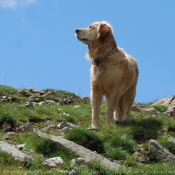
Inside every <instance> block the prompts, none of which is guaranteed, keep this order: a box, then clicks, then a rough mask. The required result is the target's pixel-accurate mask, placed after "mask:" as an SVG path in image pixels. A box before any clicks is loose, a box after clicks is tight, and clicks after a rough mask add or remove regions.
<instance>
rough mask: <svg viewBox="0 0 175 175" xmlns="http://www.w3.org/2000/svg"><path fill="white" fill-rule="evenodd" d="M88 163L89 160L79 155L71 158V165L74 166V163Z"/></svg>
mask: <svg viewBox="0 0 175 175" xmlns="http://www.w3.org/2000/svg"><path fill="white" fill-rule="evenodd" d="M76 163H77V164H90V162H87V161H86V160H85V159H84V158H82V157H79V158H76V159H72V160H71V167H73V166H75V164H76Z"/></svg>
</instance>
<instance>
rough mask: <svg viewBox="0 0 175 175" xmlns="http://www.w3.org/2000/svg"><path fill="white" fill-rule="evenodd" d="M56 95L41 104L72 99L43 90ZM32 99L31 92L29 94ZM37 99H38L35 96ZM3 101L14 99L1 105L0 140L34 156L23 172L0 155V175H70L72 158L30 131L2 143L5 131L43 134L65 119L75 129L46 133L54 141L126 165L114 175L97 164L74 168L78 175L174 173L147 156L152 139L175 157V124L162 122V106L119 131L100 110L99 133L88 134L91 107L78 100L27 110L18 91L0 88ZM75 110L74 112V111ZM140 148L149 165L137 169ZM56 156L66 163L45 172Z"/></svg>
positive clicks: (141, 114) (120, 126) (121, 125)
mask: <svg viewBox="0 0 175 175" xmlns="http://www.w3.org/2000/svg"><path fill="white" fill-rule="evenodd" d="M45 91H54V93H55V95H54V97H53V96H52V95H51V96H47V98H45V99H44V100H55V101H59V99H60V98H65V97H67V96H68V95H72V96H75V95H74V94H72V93H69V92H66V91H59V90H52V89H47V90H45ZM28 93H29V95H31V92H28ZM35 95H36V96H37V94H35ZM3 96H8V97H13V98H14V99H15V100H14V101H13V102H0V140H1V141H6V142H9V143H12V144H16V145H18V144H26V148H25V150H24V152H25V153H26V154H28V155H30V156H32V157H33V158H34V159H35V161H36V164H34V165H29V166H25V165H22V164H21V163H20V162H17V161H15V160H13V158H12V157H11V156H9V155H7V154H6V153H4V152H2V151H0V164H1V166H0V174H4V175H5V174H14V175H17V174H42V175H46V174H58V169H62V170H68V171H70V170H71V169H72V168H73V167H71V160H72V159H74V158H77V156H76V155H74V154H73V153H71V152H70V151H68V150H67V149H65V148H64V147H62V146H59V145H57V144H55V143H53V142H52V141H50V140H49V139H43V138H39V137H38V136H37V135H36V133H35V132H34V131H30V132H18V133H17V134H16V135H15V136H14V137H13V138H10V139H9V140H5V137H4V136H5V135H6V133H7V132H8V131H14V130H15V128H16V127H18V126H20V125H22V124H24V123H26V122H32V123H34V124H33V128H35V129H38V130H41V129H43V128H46V127H48V126H49V125H55V126H57V125H58V123H60V122H61V121H62V120H63V119H65V120H66V121H68V122H71V123H73V124H76V125H78V126H77V127H75V128H73V129H71V130H69V131H62V132H59V131H58V130H57V129H52V130H51V131H48V133H51V134H52V135H61V136H64V137H65V138H66V139H69V140H71V141H74V142H76V143H77V144H80V145H82V146H84V147H86V148H88V149H91V150H92V151H95V152H97V153H99V154H101V155H103V156H105V157H107V158H109V159H111V160H113V161H117V162H118V163H120V164H122V165H124V166H125V167H126V168H122V167H121V168H120V169H119V171H118V172H114V171H112V170H109V169H105V168H104V167H102V166H101V165H100V164H99V163H98V162H92V164H90V165H86V164H76V167H77V168H78V169H79V171H80V174H81V175H85V174H86V175H94V174H103V175H117V174H123V175H125V174H126V175H127V174H174V173H175V167H174V165H172V164H169V163H158V162H157V161H156V159H155V157H154V156H153V155H151V153H150V152H149V146H148V143H149V140H150V139H156V140H157V141H159V142H160V143H161V144H162V145H164V146H165V147H166V148H167V149H169V151H170V152H171V153H173V154H175V147H174V145H173V144H172V143H171V142H169V140H168V138H169V137H170V136H172V137H174V136H175V120H174V118H172V117H169V116H166V115H165V114H164V113H163V112H165V111H166V109H167V108H166V107H165V106H157V107H155V109H156V110H157V111H159V114H156V116H155V115H152V114H151V113H148V112H131V119H130V121H129V122H121V123H119V124H118V125H113V124H112V125H108V124H106V122H105V114H106V109H107V106H106V104H103V105H102V107H101V112H100V124H101V129H99V130H98V131H94V130H87V128H88V127H89V126H90V124H91V105H90V103H87V101H86V102H85V101H84V100H81V98H80V97H76V96H75V97H76V99H77V100H76V101H75V102H74V103H73V104H71V105H61V104H58V105H47V104H43V105H41V106H39V105H38V106H34V108H28V107H26V106H24V105H23V104H24V102H27V101H28V96H26V97H25V96H23V95H22V94H20V93H18V90H17V89H14V88H12V87H7V86H2V85H0V99H1V98H2V97H3ZM76 105H79V107H78V108H74V107H75V106H76ZM137 105H140V106H148V107H149V106H150V104H137ZM138 146H140V148H139V152H140V154H142V155H144V156H147V157H149V158H150V160H151V161H150V162H149V163H139V155H136V154H135V152H136V151H137V149H136V148H137V147H138ZM55 156H60V157H61V158H62V159H63V160H64V163H63V164H62V165H60V166H59V167H58V168H53V169H48V168H46V167H45V166H44V165H43V161H44V160H45V159H46V158H51V157H55Z"/></svg>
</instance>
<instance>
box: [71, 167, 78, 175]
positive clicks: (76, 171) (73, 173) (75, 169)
mask: <svg viewBox="0 0 175 175" xmlns="http://www.w3.org/2000/svg"><path fill="white" fill-rule="evenodd" d="M78 174H79V170H78V168H76V167H75V168H74V169H73V170H72V171H71V172H70V173H69V175H78Z"/></svg>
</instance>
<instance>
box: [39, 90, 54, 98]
mask: <svg viewBox="0 0 175 175" xmlns="http://www.w3.org/2000/svg"><path fill="white" fill-rule="evenodd" d="M50 95H52V96H55V95H56V93H55V92H53V91H48V92H47V93H46V94H44V95H43V96H42V97H47V96H50Z"/></svg>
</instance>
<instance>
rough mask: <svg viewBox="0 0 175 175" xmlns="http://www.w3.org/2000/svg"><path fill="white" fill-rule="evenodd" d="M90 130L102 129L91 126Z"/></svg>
mask: <svg viewBox="0 0 175 175" xmlns="http://www.w3.org/2000/svg"><path fill="white" fill-rule="evenodd" d="M87 129H88V130H99V129H100V127H95V126H91V127H89V128H87Z"/></svg>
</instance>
